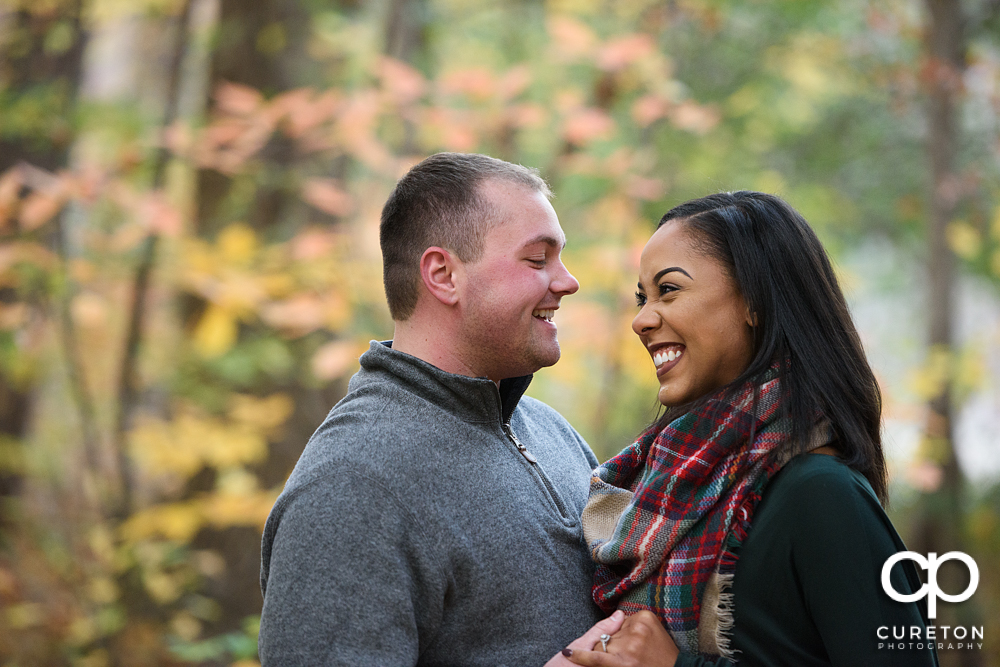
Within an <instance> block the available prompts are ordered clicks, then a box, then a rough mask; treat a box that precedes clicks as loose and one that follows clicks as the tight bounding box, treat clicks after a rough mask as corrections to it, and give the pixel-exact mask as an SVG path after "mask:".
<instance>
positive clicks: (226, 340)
mask: <svg viewBox="0 0 1000 667" xmlns="http://www.w3.org/2000/svg"><path fill="white" fill-rule="evenodd" d="M237 331H238V329H237V326H236V318H235V317H233V315H232V313H231V312H229V311H228V310H227V309H225V308H221V307H220V306H217V305H215V304H209V306H208V308H207V309H206V310H205V313H204V314H203V315H202V316H201V319H200V320H199V321H198V326H197V327H196V328H195V330H194V334H193V335H192V337H191V339H192V342H193V343H194V347H195V349H196V350H197V351H198V352H199V354H201V355H202V356H203V357H207V358H212V357H218V356H220V355H222V354H225V353H226V352H228V351H229V349H230V348H232V346H233V345H234V344H235V343H236V334H237Z"/></svg>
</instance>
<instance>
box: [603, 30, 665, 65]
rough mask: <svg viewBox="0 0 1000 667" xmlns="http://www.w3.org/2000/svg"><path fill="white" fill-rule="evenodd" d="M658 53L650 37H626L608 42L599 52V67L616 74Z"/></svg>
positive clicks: (638, 35)
mask: <svg viewBox="0 0 1000 667" xmlns="http://www.w3.org/2000/svg"><path fill="white" fill-rule="evenodd" d="M655 51H656V45H655V44H654V43H653V38H652V37H650V36H649V35H641V34H636V35H625V36H623V37H618V38H616V39H613V40H610V41H608V42H607V43H606V44H604V45H603V46H602V47H601V48H600V50H598V52H597V59H596V62H597V66H598V67H599V68H601V69H602V70H604V71H607V72H616V71H618V70H621V69H624V68H625V67H628V66H629V65H631V64H632V63H634V62H636V61H637V60H641V59H643V58H648V57H649V56H651V55H652V54H653V53H654V52H655Z"/></svg>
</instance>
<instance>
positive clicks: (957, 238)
mask: <svg viewBox="0 0 1000 667" xmlns="http://www.w3.org/2000/svg"><path fill="white" fill-rule="evenodd" d="M945 233H946V234H947V237H948V245H949V246H951V249H952V250H953V251H954V252H955V254H956V255H958V256H959V257H961V258H962V259H973V258H975V257H976V256H977V255H979V251H980V249H981V248H982V239H981V238H980V235H979V230H977V229H976V228H975V227H973V226H972V225H970V224H969V223H968V222H966V221H965V220H955V221H954V222H952V223H951V224H949V225H948V229H947V230H946V232H945Z"/></svg>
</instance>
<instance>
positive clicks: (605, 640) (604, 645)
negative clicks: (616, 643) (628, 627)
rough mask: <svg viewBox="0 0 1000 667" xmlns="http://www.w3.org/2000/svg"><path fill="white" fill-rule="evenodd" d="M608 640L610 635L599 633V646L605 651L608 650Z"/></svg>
mask: <svg viewBox="0 0 1000 667" xmlns="http://www.w3.org/2000/svg"><path fill="white" fill-rule="evenodd" d="M590 636H591V637H593V636H594V635H590ZM609 641H611V635H608V634H604V635H601V648H603V649H604V652H605V653H607V652H608V642H609Z"/></svg>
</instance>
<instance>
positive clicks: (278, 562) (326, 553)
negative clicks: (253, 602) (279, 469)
mask: <svg viewBox="0 0 1000 667" xmlns="http://www.w3.org/2000/svg"><path fill="white" fill-rule="evenodd" d="M262 549H263V551H262V571H261V585H262V588H263V590H264V608H263V612H262V614H261V626H260V636H259V649H260V659H261V662H262V664H263V665H264V666H265V667H266V666H272V667H277V666H279V665H282V666H283V665H309V666H312V665H316V666H319V665H345V666H346V665H382V666H385V667H393V666H397V665H400V666H403V665H405V666H411V665H415V664H416V662H417V658H418V655H419V654H420V651H421V649H422V648H424V647H425V646H426V645H427V643H428V642H429V641H431V640H432V639H433V636H434V634H435V633H436V630H437V627H438V626H439V624H440V620H441V610H442V607H443V600H444V594H445V588H446V580H445V577H444V576H443V575H442V574H441V571H442V570H441V562H440V558H437V557H435V556H436V554H434V553H433V552H432V550H431V549H430V548H428V544H427V542H426V539H425V537H424V534H423V532H422V531H421V524H420V523H418V522H417V521H416V517H414V516H412V514H411V508H407V507H405V506H403V505H402V503H401V502H400V501H399V500H398V499H397V498H396V497H394V495H393V494H392V492H391V491H390V490H389V489H387V488H385V486H384V485H383V484H381V483H380V482H377V481H375V480H373V479H369V478H366V477H365V476H363V475H360V474H357V473H354V472H347V471H340V472H337V473H335V474H333V475H330V476H326V477H322V478H320V479H318V480H315V481H313V482H311V483H310V484H308V485H307V486H305V487H304V488H301V489H299V490H298V491H297V492H296V493H294V494H293V495H291V496H290V497H288V498H283V499H282V500H280V501H279V505H276V507H275V509H274V510H273V511H272V516H271V517H270V518H269V519H268V524H267V527H266V528H265V534H264V541H263V547H262Z"/></svg>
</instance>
